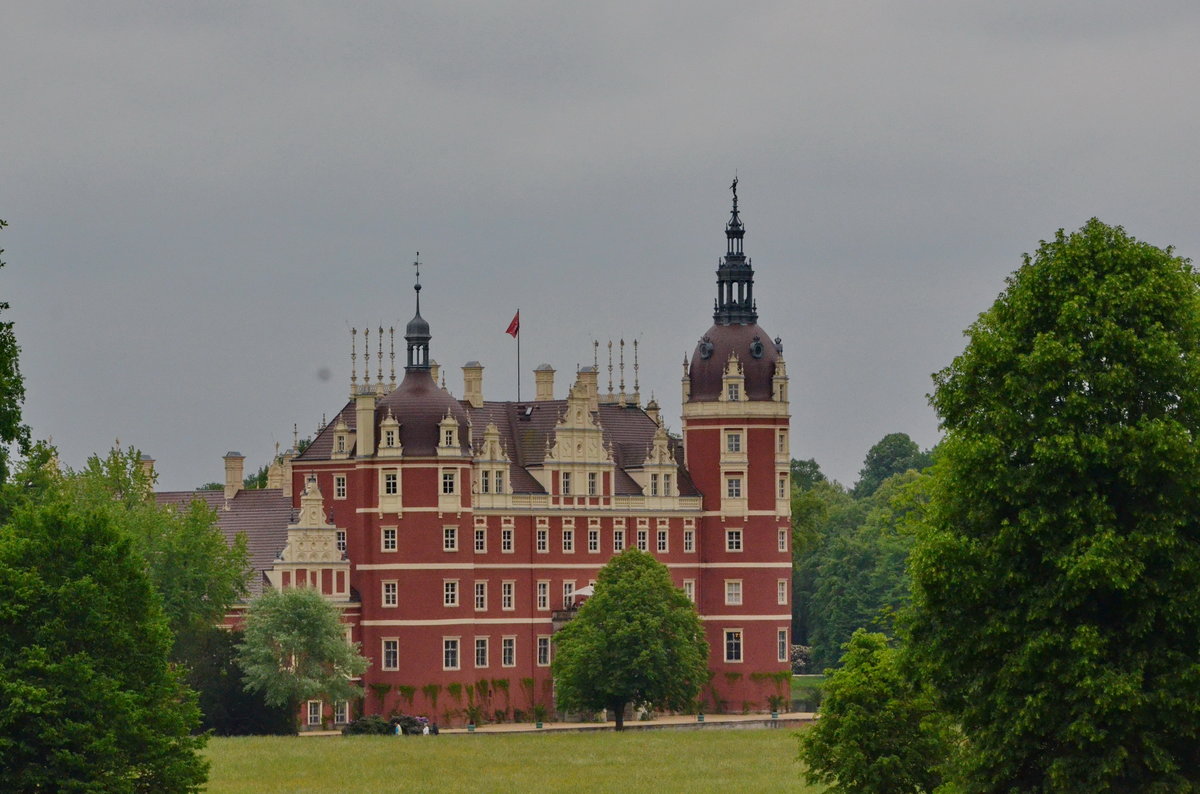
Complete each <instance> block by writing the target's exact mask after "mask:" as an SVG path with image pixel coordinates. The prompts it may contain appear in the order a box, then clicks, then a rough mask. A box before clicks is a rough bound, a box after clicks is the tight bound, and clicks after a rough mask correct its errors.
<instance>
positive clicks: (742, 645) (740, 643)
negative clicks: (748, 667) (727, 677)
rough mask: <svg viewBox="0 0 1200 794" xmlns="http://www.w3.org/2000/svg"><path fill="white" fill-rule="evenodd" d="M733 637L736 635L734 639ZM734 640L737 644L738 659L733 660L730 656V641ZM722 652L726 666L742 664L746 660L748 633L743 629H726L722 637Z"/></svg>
mask: <svg viewBox="0 0 1200 794" xmlns="http://www.w3.org/2000/svg"><path fill="white" fill-rule="evenodd" d="M731 635H736V637H732V636H731ZM731 638H732V639H734V641H735V642H736V643H737V657H736V658H733V657H731V656H730V654H729V650H730V639H731ZM721 644H722V646H723V647H722V652H723V654H724V656H725V663H726V664H741V663H742V662H743V661H745V659H746V633H745V632H744V631H742V630H741V629H725V631H724V632H723V633H722V635H721Z"/></svg>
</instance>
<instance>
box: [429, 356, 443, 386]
mask: <svg viewBox="0 0 1200 794" xmlns="http://www.w3.org/2000/svg"><path fill="white" fill-rule="evenodd" d="M441 371H442V365H441V364H439V363H437V362H436V361H433V360H432V359H431V360H430V361H429V375H430V377H432V378H433V382H434V383H435V384H436V383H437V382H438V375H439V374H440V373H441Z"/></svg>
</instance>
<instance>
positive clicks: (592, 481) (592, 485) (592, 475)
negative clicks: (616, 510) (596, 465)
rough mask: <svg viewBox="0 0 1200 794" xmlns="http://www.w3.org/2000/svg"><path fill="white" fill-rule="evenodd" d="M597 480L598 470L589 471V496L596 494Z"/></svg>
mask: <svg viewBox="0 0 1200 794" xmlns="http://www.w3.org/2000/svg"><path fill="white" fill-rule="evenodd" d="M596 480H597V477H596V472H594V471H589V472H588V496H595V495H596Z"/></svg>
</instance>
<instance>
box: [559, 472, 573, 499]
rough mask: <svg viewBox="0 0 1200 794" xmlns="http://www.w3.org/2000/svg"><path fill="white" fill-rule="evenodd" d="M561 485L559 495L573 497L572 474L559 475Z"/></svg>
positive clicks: (562, 473) (563, 473)
mask: <svg viewBox="0 0 1200 794" xmlns="http://www.w3.org/2000/svg"><path fill="white" fill-rule="evenodd" d="M559 483H560V485H559V493H560V494H561V495H563V496H571V495H572V494H571V472H569V471H564V472H561V473H560V475H559Z"/></svg>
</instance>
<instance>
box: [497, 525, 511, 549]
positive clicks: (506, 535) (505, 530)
mask: <svg viewBox="0 0 1200 794" xmlns="http://www.w3.org/2000/svg"><path fill="white" fill-rule="evenodd" d="M500 553H501V554H512V553H513V528H512V527H500Z"/></svg>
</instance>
